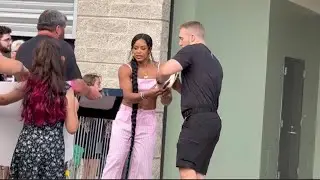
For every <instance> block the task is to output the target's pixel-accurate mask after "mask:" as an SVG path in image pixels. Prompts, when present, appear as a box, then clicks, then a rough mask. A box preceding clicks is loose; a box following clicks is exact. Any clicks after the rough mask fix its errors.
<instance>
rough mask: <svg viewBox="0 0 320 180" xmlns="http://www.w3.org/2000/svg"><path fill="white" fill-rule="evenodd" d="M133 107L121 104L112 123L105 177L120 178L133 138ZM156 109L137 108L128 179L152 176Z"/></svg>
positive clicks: (149, 177)
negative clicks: (133, 138) (132, 138)
mask: <svg viewBox="0 0 320 180" xmlns="http://www.w3.org/2000/svg"><path fill="white" fill-rule="evenodd" d="M131 112H132V109H131V107H128V106H125V105H121V107H120V109H119V111H118V113H117V116H116V118H115V120H114V121H113V123H112V131H111V139H110V145H109V152H108V155H107V160H106V164H105V167H104V170H103V174H102V179H121V175H122V171H123V168H124V164H125V161H126V159H127V157H128V152H129V147H130V137H131ZM156 126H157V118H156V113H155V110H141V109H139V110H138V114H137V126H136V135H135V142H134V146H133V151H132V156H131V164H130V171H129V177H128V178H129V179H151V178H152V160H153V156H154V150H155V143H156Z"/></svg>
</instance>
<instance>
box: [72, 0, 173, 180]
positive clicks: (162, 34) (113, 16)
mask: <svg viewBox="0 0 320 180" xmlns="http://www.w3.org/2000/svg"><path fill="white" fill-rule="evenodd" d="M170 4H171V2H170V0H78V3H77V6H78V7H77V9H78V11H77V14H78V16H77V35H76V41H75V52H76V56H77V62H78V65H79V67H80V69H81V72H82V73H83V74H85V73H88V72H96V73H100V74H101V75H102V76H103V86H104V87H109V88H118V87H119V85H118V78H117V72H118V68H119V66H120V65H121V64H122V63H126V62H128V61H129V60H128V56H129V51H130V43H131V39H132V38H133V36H134V35H135V34H137V33H147V34H149V35H150V36H151V37H152V38H153V41H154V46H153V55H154V57H155V59H156V60H162V61H163V60H166V59H167V51H168V36H169V17H170V12H169V11H170ZM158 104H159V103H158ZM157 114H158V127H159V128H158V138H157V146H156V153H155V157H154V163H153V176H154V178H159V177H160V158H161V139H162V117H163V106H158V108H157Z"/></svg>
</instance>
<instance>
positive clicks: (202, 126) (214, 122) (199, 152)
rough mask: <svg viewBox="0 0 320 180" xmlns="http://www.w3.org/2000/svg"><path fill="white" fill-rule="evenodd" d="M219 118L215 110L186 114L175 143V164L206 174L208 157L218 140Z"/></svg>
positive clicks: (209, 157)
mask: <svg viewBox="0 0 320 180" xmlns="http://www.w3.org/2000/svg"><path fill="white" fill-rule="evenodd" d="M220 131H221V120H220V117H219V115H218V114H217V113H215V112H201V113H195V114H191V115H190V116H188V117H187V118H186V119H185V121H184V123H183V125H182V130H181V132H180V136H179V140H178V144H177V161H176V166H177V167H179V168H190V169H194V170H195V171H196V172H197V173H201V174H203V175H206V174H207V170H208V166H209V164H210V159H211V156H212V154H213V151H214V149H215V146H216V144H217V143H218V141H219V137H220Z"/></svg>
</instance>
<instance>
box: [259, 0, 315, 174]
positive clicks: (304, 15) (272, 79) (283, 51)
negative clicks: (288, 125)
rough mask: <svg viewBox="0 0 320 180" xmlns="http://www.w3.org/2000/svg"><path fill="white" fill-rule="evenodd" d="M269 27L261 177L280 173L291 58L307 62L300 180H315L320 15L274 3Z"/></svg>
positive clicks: (274, 0) (276, 0)
mask: <svg viewBox="0 0 320 180" xmlns="http://www.w3.org/2000/svg"><path fill="white" fill-rule="evenodd" d="M269 27H270V30H269V32H270V33H269V46H268V65H267V79H266V96H265V109H264V126H263V127H264V128H263V143H262V154H261V176H260V177H261V178H275V177H276V174H277V162H278V152H279V138H280V137H279V133H280V115H281V101H282V96H281V93H282V88H283V87H282V86H283V84H282V83H283V64H284V57H285V56H289V57H293V58H298V59H302V60H305V63H306V78H305V82H304V94H303V112H302V113H303V116H304V117H305V118H304V119H303V121H302V126H301V140H300V159H299V178H303V179H305V178H312V177H313V159H314V157H317V156H319V155H318V154H319V153H318V154H314V148H315V127H316V119H317V117H316V114H317V95H318V81H319V59H320V51H319V48H320V35H319V31H320V16H319V15H317V14H315V13H314V12H312V11H310V10H308V9H305V8H303V7H301V6H298V5H296V4H294V3H292V2H289V1H287V0H282V1H279V0H271V10H270V25H269ZM318 120H319V118H318ZM318 152H319V150H318ZM317 159H319V158H317ZM318 162H319V160H318ZM318 177H319V176H318Z"/></svg>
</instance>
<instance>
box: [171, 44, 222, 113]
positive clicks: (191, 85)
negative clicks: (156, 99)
mask: <svg viewBox="0 0 320 180" xmlns="http://www.w3.org/2000/svg"><path fill="white" fill-rule="evenodd" d="M173 59H175V60H177V61H178V62H179V63H180V64H181V66H182V68H183V70H182V72H181V78H182V87H181V111H182V112H183V111H184V110H187V109H189V108H197V107H202V106H204V107H208V106H210V107H213V108H214V109H215V110H218V106H219V97H220V91H221V84H222V79H223V71H222V67H221V64H220V62H219V61H218V60H217V58H216V57H215V56H214V55H213V54H212V53H211V51H210V50H209V49H208V48H207V47H206V46H205V45H204V44H194V45H188V46H185V47H183V48H182V49H181V50H180V51H179V52H178V53H177V54H176V55H175V56H174V57H173Z"/></svg>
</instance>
